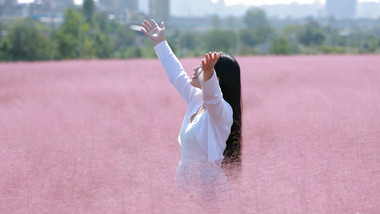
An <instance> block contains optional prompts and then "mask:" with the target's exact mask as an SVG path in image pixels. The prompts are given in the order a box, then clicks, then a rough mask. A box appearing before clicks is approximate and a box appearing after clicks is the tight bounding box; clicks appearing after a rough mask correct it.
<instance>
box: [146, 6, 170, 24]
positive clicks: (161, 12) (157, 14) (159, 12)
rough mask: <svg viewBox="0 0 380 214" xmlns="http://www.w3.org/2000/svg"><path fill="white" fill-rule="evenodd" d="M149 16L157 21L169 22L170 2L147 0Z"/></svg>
mask: <svg viewBox="0 0 380 214" xmlns="http://www.w3.org/2000/svg"><path fill="white" fill-rule="evenodd" d="M149 13H150V17H151V18H152V19H154V20H156V21H157V22H159V23H161V21H165V23H168V22H169V19H170V2H169V0H150V2H149Z"/></svg>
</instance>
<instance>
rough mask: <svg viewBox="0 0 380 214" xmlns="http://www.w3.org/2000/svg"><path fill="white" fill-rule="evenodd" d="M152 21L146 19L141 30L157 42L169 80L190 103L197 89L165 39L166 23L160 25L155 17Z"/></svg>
mask: <svg viewBox="0 0 380 214" xmlns="http://www.w3.org/2000/svg"><path fill="white" fill-rule="evenodd" d="M151 22H152V25H151V24H150V23H149V22H147V21H146V20H145V21H144V22H143V23H142V24H141V25H142V27H143V29H142V30H141V31H142V32H143V33H144V34H145V35H146V36H147V37H149V38H150V39H152V40H153V41H154V42H155V43H156V46H155V47H154V50H155V51H156V54H157V56H158V58H159V59H160V61H161V64H162V65H163V67H164V69H165V71H166V74H167V75H168V78H169V82H170V83H171V84H173V85H174V87H175V88H176V89H177V91H178V93H179V94H180V95H181V96H182V98H183V99H184V100H185V101H186V103H190V101H191V99H192V97H194V95H195V93H196V89H195V88H194V87H193V86H191V84H190V79H189V77H188V76H187V74H186V72H185V71H184V69H183V67H182V65H181V63H180V62H179V60H178V59H177V57H176V56H175V55H174V53H173V51H172V50H171V48H170V47H169V45H168V43H167V42H166V40H165V24H164V22H162V23H161V25H160V26H158V24H157V23H156V22H155V21H154V20H153V19H152V20H151Z"/></svg>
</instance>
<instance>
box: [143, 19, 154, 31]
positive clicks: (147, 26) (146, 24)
mask: <svg viewBox="0 0 380 214" xmlns="http://www.w3.org/2000/svg"><path fill="white" fill-rule="evenodd" d="M143 26H145V29H147V32H149V31H151V30H152V25H150V24H149V22H148V21H147V20H144V23H143Z"/></svg>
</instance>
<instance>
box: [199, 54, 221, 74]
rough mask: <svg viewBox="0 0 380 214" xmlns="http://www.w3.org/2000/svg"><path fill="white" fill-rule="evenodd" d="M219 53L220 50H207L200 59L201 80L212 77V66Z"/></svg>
mask: <svg viewBox="0 0 380 214" xmlns="http://www.w3.org/2000/svg"><path fill="white" fill-rule="evenodd" d="M221 55H222V52H219V53H216V52H214V53H211V52H209V53H206V54H205V58H204V59H203V60H202V70H203V81H207V80H209V79H210V78H211V77H212V75H213V74H214V66H215V64H216V62H217V61H218V59H219V58H220V56H221Z"/></svg>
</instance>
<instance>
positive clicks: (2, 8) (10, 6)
mask: <svg viewBox="0 0 380 214" xmlns="http://www.w3.org/2000/svg"><path fill="white" fill-rule="evenodd" d="M18 13H19V8H18V7H17V0H0V16H14V15H17V14H18Z"/></svg>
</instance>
